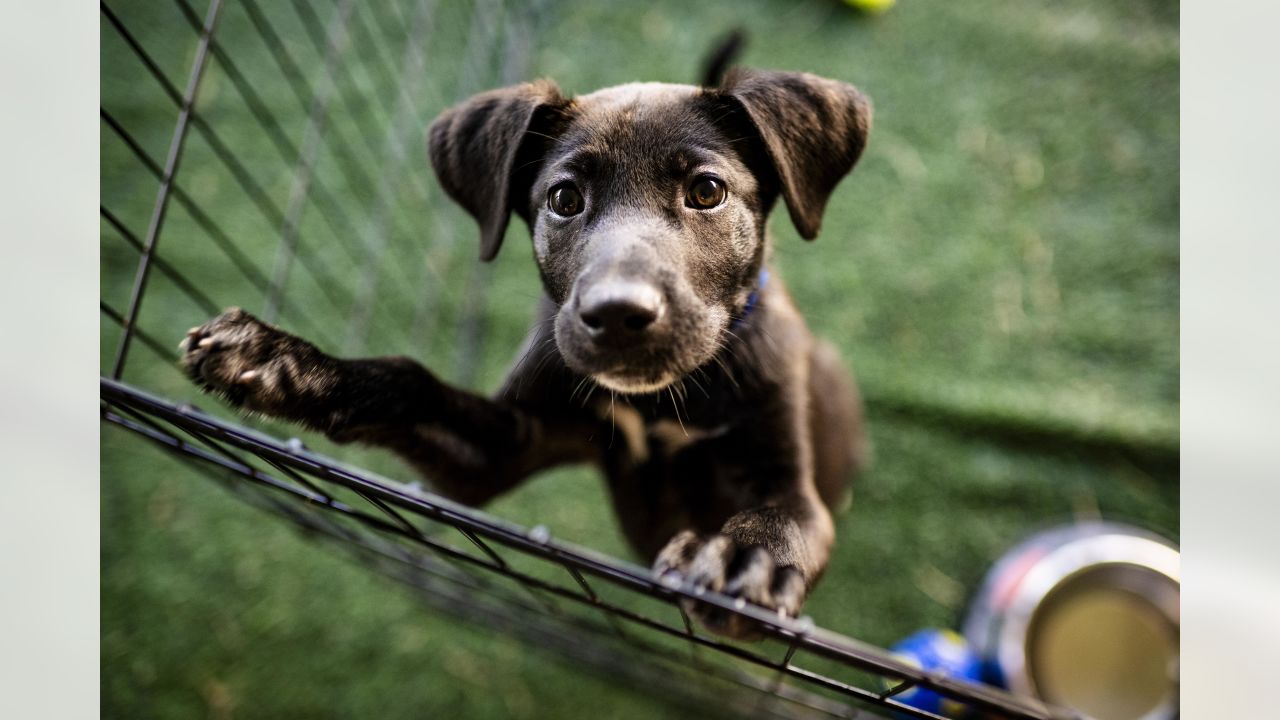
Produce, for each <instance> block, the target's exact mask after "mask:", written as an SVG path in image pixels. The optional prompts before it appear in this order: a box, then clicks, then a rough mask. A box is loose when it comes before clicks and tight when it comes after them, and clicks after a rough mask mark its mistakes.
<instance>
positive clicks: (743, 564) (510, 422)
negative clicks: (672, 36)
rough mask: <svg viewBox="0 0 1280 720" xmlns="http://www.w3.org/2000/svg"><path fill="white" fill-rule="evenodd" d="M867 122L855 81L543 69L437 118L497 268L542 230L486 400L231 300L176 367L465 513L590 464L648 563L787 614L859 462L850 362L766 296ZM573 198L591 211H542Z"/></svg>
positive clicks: (438, 161)
mask: <svg viewBox="0 0 1280 720" xmlns="http://www.w3.org/2000/svg"><path fill="white" fill-rule="evenodd" d="M870 117H871V114H870V107H869V105H868V103H867V102H866V101H865V99H864V98H863V97H862V96H861V95H860V94H859V93H858V92H857V90H855V89H854V88H853V87H851V86H849V85H846V84H844V83H839V82H835V81H832V80H825V79H822V78H817V77H814V76H811V75H804V74H797V73H765V72H744V71H733V72H731V73H730V74H729V76H728V77H727V78H726V80H725V81H724V82H723V83H722V84H721V86H720V87H719V88H714V89H699V88H692V87H688V86H675V85H630V86H620V87H618V88H611V89H608V90H604V91H600V92H598V93H593V94H591V95H587V96H584V97H580V98H574V99H570V98H566V97H564V96H563V95H562V94H561V93H560V92H559V90H557V89H556V88H555V86H554V85H552V84H551V83H549V82H545V81H544V82H539V83H533V84H527V85H520V86H516V87H512V88H506V89H503V90H496V91H493V92H490V93H485V94H483V95H479V96H476V97H474V98H472V99H471V100H468V101H466V102H464V103H462V104H461V105H459V106H457V107H455V108H452V109H450V110H448V111H446V112H445V113H444V114H443V115H441V117H440V118H439V119H438V120H437V121H436V122H435V123H434V124H433V126H432V128H431V132H430V138H429V149H430V154H431V160H432V163H433V165H434V167H435V169H436V172H437V174H438V176H439V178H440V181H441V184H442V185H443V186H444V188H445V190H446V191H447V192H448V193H449V195H450V196H451V197H452V198H454V199H455V200H457V201H458V202H459V204H461V205H462V206H463V207H464V208H466V209H467V210H468V211H469V212H470V213H471V214H472V215H473V216H475V218H476V220H477V221H478V223H479V225H480V229H481V257H482V258H484V259H490V258H492V257H493V256H494V255H495V254H496V253H497V252H498V249H499V245H500V244H501V241H502V237H503V234H504V232H505V230H506V226H507V222H508V218H509V216H510V213H511V212H512V211H515V212H516V213H517V214H518V215H520V216H521V217H522V218H523V219H524V220H525V221H526V222H527V223H528V224H529V226H530V228H531V231H532V234H533V237H534V246H535V255H536V257H537V260H538V268H539V271H540V273H541V276H542V279H543V284H544V286H545V288H546V296H545V298H544V300H543V302H542V304H541V307H540V309H539V312H538V318H537V322H536V323H535V325H534V327H533V329H532V330H531V331H530V335H529V337H528V339H527V340H526V342H525V346H524V348H523V349H522V350H521V353H520V355H519V358H518V361H517V362H516V365H515V367H514V368H513V370H512V371H511V373H510V375H509V377H508V378H507V380H506V382H505V383H504V385H503V387H502V388H501V389H500V390H499V391H498V393H497V394H496V396H495V397H494V399H485V398H482V397H480V396H477V395H474V394H472V393H469V392H466V391H463V390H459V389H456V388H453V387H451V386H449V385H447V384H445V383H443V382H442V381H440V380H439V379H437V378H436V377H435V376H433V375H432V374H431V373H430V372H429V371H427V370H426V369H424V368H422V367H421V366H420V365H418V364H417V363H415V362H413V361H412V360H408V359H404V358H382V359H372V360H339V359H336V358H333V357H330V356H328V355H326V354H325V353H323V352H321V351H320V350H319V349H317V348H316V347H314V346H313V345H311V344H310V343H307V342H306V341H304V340H301V339H299V338H296V337H294V336H292V335H288V334H286V333H284V332H283V331H281V330H279V329H276V328H274V327H271V326H268V325H265V324H263V323H261V322H260V321H258V320H256V319H255V318H253V317H252V316H250V315H248V314H247V313H244V312H243V311H239V310H233V311H229V312H228V313H226V314H224V315H222V316H220V317H218V318H215V319H214V320H212V321H210V322H209V323H206V324H205V325H203V326H201V327H199V328H193V329H192V331H191V332H190V334H189V336H188V339H187V341H186V345H185V347H186V353H185V355H184V358H183V363H184V365H185V367H186V368H187V370H188V372H189V373H190V374H191V376H192V377H193V378H194V379H195V380H196V381H197V382H198V383H200V384H201V385H202V386H204V387H205V388H207V389H210V390H213V391H216V392H219V393H221V394H222V395H223V396H225V397H226V398H227V399H228V400H230V401H231V402H233V403H235V404H237V405H240V406H242V407H244V408H246V409H249V410H254V411H258V412H262V413H265V414H267V415H271V416H274V417H279V418H284V419H288V420H293V421H296V422H300V423H302V424H304V425H306V426H307V427H310V428H312V429H315V430H318V431H321V432H324V433H325V434H327V435H328V436H330V437H332V438H334V439H335V440H338V441H340V442H351V441H359V442H365V443H370V444H374V445H380V446H384V447H387V448H390V449H392V450H394V451H395V452H397V453H399V454H401V455H402V456H403V457H405V458H406V459H407V460H408V461H409V462H411V463H412V464H413V465H414V466H415V467H417V468H418V469H420V470H421V472H422V473H423V474H424V475H425V476H426V477H427V478H428V479H429V480H430V481H431V482H432V483H433V485H434V486H435V488H436V489H437V490H438V491H439V492H441V493H443V494H444V495H447V496H449V497H452V498H455V499H458V500H460V501H463V502H467V503H471V504H482V503H484V502H486V501H488V500H490V499H492V498H493V497H495V496H497V495H499V494H501V493H503V492H505V491H507V490H509V489H511V488H512V487H514V486H515V485H517V484H519V483H520V482H522V481H523V480H524V479H525V478H527V477H528V476H529V475H531V474H533V473H535V472H537V471H539V470H543V469H545V468H549V467H552V466H555V465H559V464H563V463H572V462H582V463H591V464H595V465H597V466H599V467H600V468H601V469H602V470H603V471H604V473H605V476H606V478H607V480H608V484H609V489H610V492H611V496H612V500H613V504H614V510H615V512H616V514H617V516H618V518H619V520H620V522H621V525H622V529H623V531H624V533H625V534H626V536H627V538H628V539H629V540H630V542H631V543H632V545H633V546H634V547H635V548H636V550H637V551H638V552H640V553H641V554H643V555H644V556H645V557H647V558H650V559H651V560H652V561H653V562H654V566H655V571H657V572H660V573H678V574H680V575H681V576H683V577H684V578H685V579H687V580H688V581H689V582H691V583H693V584H694V585H695V586H699V587H706V588H710V589H712V590H717V591H721V592H725V593H728V594H730V595H734V596H740V597H743V598H745V599H747V600H749V601H751V602H754V603H757V604H759V605H762V606H765V607H768V608H774V609H776V610H778V612H780V613H784V614H788V615H794V614H796V613H797V612H798V611H799V609H800V607H801V604H802V603H803V601H804V598H805V596H806V595H807V594H808V592H809V590H810V589H811V588H812V587H813V584H814V583H815V582H816V581H817V579H818V578H819V577H820V576H821V574H822V571H823V568H824V567H825V566H826V564H827V559H828V557H829V554H830V551H831V547H832V543H833V542H834V537H835V533H834V527H833V523H832V519H831V511H832V510H833V509H837V508H838V507H840V506H841V505H842V504H843V503H845V502H847V498H848V482H849V479H850V476H851V475H852V473H853V472H854V471H855V470H856V469H857V468H858V467H859V466H860V465H861V464H862V463H863V462H864V460H865V454H864V452H863V436H862V428H861V417H860V407H859V402H858V399H857V395H856V391H855V389H854V386H853V382H852V378H851V377H850V376H849V375H848V373H847V372H846V371H845V370H844V369H843V368H842V367H841V366H840V363H839V360H838V358H837V356H836V354H835V352H834V350H833V349H832V348H831V347H830V346H829V345H826V344H824V343H821V342H820V341H818V340H816V339H815V338H814V337H813V336H812V335H811V334H810V332H809V330H808V328H807V327H806V326H805V323H804V320H803V318H802V317H801V316H800V314H799V312H798V311H797V310H796V308H795V306H794V304H793V303H792V301H791V299H790V297H789V295H788V293H787V291H786V289H785V287H784V286H783V284H782V282H781V281H780V279H778V278H777V277H776V276H774V277H773V279H772V280H770V281H769V282H768V283H767V284H766V285H765V286H764V287H763V288H757V278H758V277H759V276H760V270H761V268H762V267H765V266H766V264H767V260H768V248H769V243H768V239H767V236H766V235H767V234H766V229H765V220H766V218H767V216H768V213H769V211H770V209H771V208H772V206H773V205H774V204H775V201H776V199H777V198H778V197H782V198H783V199H784V201H785V202H786V204H787V207H788V209H789V211H790V214H791V218H792V221H793V222H794V224H795V226H796V228H797V229H798V231H799V232H800V234H801V235H802V236H804V237H806V238H812V237H814V236H815V235H816V234H817V232H818V228H819V226H820V224H821V219H822V213H823V209H824V207H825V205H826V202H827V199H828V197H829V196H830V194H831V192H832V190H833V189H834V188H835V186H836V184H837V183H838V182H839V181H840V179H841V178H842V177H843V176H844V175H845V174H846V173H848V171H849V170H850V169H851V168H852V167H853V165H854V163H855V162H856V161H857V159H858V156H859V155H860V153H861V152H862V149H863V147H864V145H865V143H866V136H867V132H868V130H869V126H870ZM708 176H711V177H714V178H716V179H718V180H719V181H720V182H721V183H722V184H723V185H725V186H727V188H728V192H727V194H726V197H725V200H724V201H723V202H722V203H721V204H720V205H717V206H715V207H713V208H704V207H698V206H693V205H690V204H689V203H690V202H691V201H690V200H686V199H685V197H686V189H687V188H689V187H690V186H691V185H690V184H691V183H695V182H697V181H698V179H699V178H705V177H708ZM565 184H568V185H569V186H572V187H573V188H575V189H576V191H577V192H580V194H581V199H582V206H583V207H582V208H581V209H580V212H577V213H573V214H569V215H561V214H559V213H557V212H553V211H552V210H551V209H550V207H549V202H548V199H547V198H548V195H549V193H551V192H552V191H553V190H554V189H555V188H557V187H562V186H564V185H565ZM757 290H758V299H757V300H756V302H755V303H754V307H753V308H751V309H750V310H749V309H748V304H749V300H748V298H749V297H750V296H751V294H752V293H753V291H757ZM602 298H603V299H602ZM601 307H604V308H605V309H606V310H611V311H613V310H617V309H618V308H619V307H621V308H622V311H625V312H628V313H631V314H630V315H627V316H626V319H627V321H628V322H630V321H631V320H633V319H635V318H636V317H637V316H636V315H635V313H636V312H640V311H643V312H644V313H646V314H645V315H644V318H643V321H642V327H641V328H640V329H639V330H629V329H624V328H623V327H622V326H621V325H606V326H605V329H604V330H601V329H600V325H599V323H598V321H596V320H595V318H594V316H592V315H591V313H593V312H596V311H597V310H599V309H600V308H601ZM748 313H749V314H748ZM744 314H745V315H746V317H743V316H744ZM627 327H628V328H630V327H631V326H630V325H628V326H627ZM599 386H603V388H604V389H603V391H602V390H601V389H600V387H599ZM690 610H691V611H692V612H694V613H695V614H696V615H697V616H698V617H699V618H700V619H701V620H702V621H703V623H704V624H706V625H707V626H708V627H710V628H711V629H713V630H715V631H718V632H721V633H725V634H728V635H733V636H737V637H745V636H750V635H751V634H752V629H751V627H750V626H749V625H746V624H744V623H742V622H740V621H739V619H738V618H737V617H736V616H734V617H726V616H724V615H723V614H717V613H713V612H710V611H708V610H706V609H705V608H704V607H701V606H691V607H690Z"/></svg>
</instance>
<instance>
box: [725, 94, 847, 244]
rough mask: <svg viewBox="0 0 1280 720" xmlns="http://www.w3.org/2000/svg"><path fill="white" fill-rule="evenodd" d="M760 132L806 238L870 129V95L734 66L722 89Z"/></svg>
mask: <svg viewBox="0 0 1280 720" xmlns="http://www.w3.org/2000/svg"><path fill="white" fill-rule="evenodd" d="M715 92H716V94H717V95H720V96H721V97H727V98H730V99H732V100H733V101H736V102H737V103H738V104H739V105H741V107H742V109H743V110H745V111H746V114H747V116H748V117H749V118H750V119H751V123H752V125H754V126H755V129H756V132H757V133H759V136H760V139H761V141H762V142H763V144H764V149H765V151H766V153H767V154H768V156H769V159H770V161H772V163H773V167H774V170H775V171H776V172H777V174H778V181H779V184H780V185H781V186H782V196H783V198H784V199H785V200H786V202H787V210H788V211H790V213H791V222H792V223H793V224H794V225H795V226H796V230H797V231H798V232H799V233H800V236H801V237H803V238H805V239H806V240H812V239H814V238H815V237H817V236H818V229H819V228H820V227H821V225H822V213H823V211H824V210H825V209H826V207H827V199H828V198H830V197H831V192H832V191H833V190H835V187H836V185H837V184H839V182H840V180H841V178H843V177H844V176H845V175H847V174H848V173H849V171H850V170H852V169H853V166H854V163H856V162H858V158H859V157H860V156H861V155H862V149H863V148H864V147H866V144H867V133H869V132H870V131H871V101H870V100H868V99H867V97H866V96H865V95H863V94H862V93H860V92H858V89H857V88H855V87H854V86H852V85H849V84H846V83H842V82H837V81H835V80H828V79H826V78H822V77H818V76H817V75H810V74H808V73H790V72H763V71H758V70H740V69H735V70H733V71H731V72H730V73H729V75H728V77H726V78H725V81H724V83H722V84H721V86H720V88H719V89H718V90H717V91H715Z"/></svg>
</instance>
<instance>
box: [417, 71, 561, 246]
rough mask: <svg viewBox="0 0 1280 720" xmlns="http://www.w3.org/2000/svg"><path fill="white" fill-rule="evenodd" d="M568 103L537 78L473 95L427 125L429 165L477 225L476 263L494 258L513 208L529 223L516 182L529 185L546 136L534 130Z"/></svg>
mask: <svg viewBox="0 0 1280 720" xmlns="http://www.w3.org/2000/svg"><path fill="white" fill-rule="evenodd" d="M567 105H568V100H566V99H565V98H564V97H563V96H562V95H561V94H560V90H559V89H558V88H556V86H555V84H553V83H551V82H550V81H547V80H540V81H538V82H534V83H525V84H523V85H515V86H512V87H508V88H502V89H501V90H492V91H490V92H486V93H482V94H480V95H476V96H475V97H472V98H470V99H468V100H466V101H465V102H463V103H461V104H459V105H455V106H454V107H452V108H449V109H448V110H445V111H444V112H443V113H441V114H440V117H438V118H436V120H435V122H433V123H431V129H430V130H428V131H427V151H428V154H429V155H430V156H431V165H432V167H433V168H435V171H436V177H438V178H439V179H440V184H441V185H442V186H443V187H444V190H445V192H446V193H448V194H449V197H451V198H453V199H454V201H455V202H457V203H458V204H459V205H461V206H462V207H463V208H465V209H466V211H467V212H469V213H471V215H472V216H473V217H474V218H475V219H476V222H478V223H479V224H480V259H481V260H486V261H488V260H492V259H493V258H494V256H495V255H497V254H498V248H499V247H500V246H501V245H502V236H503V235H504V234H505V233H506V231H507V222H508V221H509V220H510V219H511V210H512V209H513V208H514V209H515V210H516V211H517V212H519V213H520V215H521V217H524V218H525V220H528V208H526V207H525V202H524V200H525V198H524V195H525V192H523V191H522V189H521V188H520V187H519V184H520V183H519V182H518V180H521V179H523V180H525V182H524V187H525V188H527V187H528V181H529V179H530V178H532V172H531V170H533V169H534V168H533V167H532V166H533V165H536V164H537V160H538V158H539V157H541V155H542V153H543V152H545V149H546V141H547V136H549V135H550V133H549V132H547V131H546V130H541V129H539V128H541V127H543V126H547V127H548V128H549V126H550V124H552V120H553V118H554V116H555V115H556V114H558V111H559V110H561V109H563V108H564V107H566V106H567ZM517 163H519V164H517ZM517 176H519V178H518V177H517ZM513 199H514V202H515V204H514V206H513V204H512V203H513Z"/></svg>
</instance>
